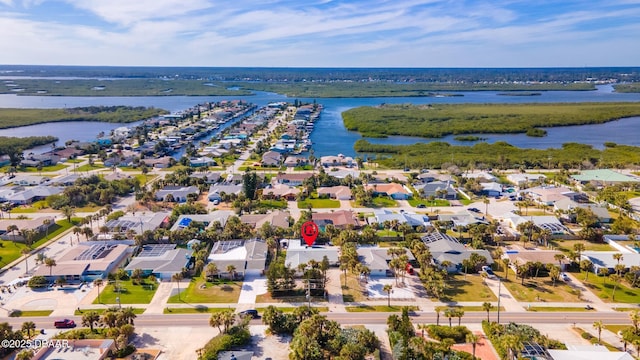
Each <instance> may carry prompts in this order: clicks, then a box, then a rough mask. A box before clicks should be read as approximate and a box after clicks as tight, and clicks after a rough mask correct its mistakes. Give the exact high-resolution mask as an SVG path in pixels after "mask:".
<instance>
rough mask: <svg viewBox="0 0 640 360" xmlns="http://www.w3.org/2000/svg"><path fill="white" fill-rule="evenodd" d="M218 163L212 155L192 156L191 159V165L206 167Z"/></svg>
mask: <svg viewBox="0 0 640 360" xmlns="http://www.w3.org/2000/svg"><path fill="white" fill-rule="evenodd" d="M216 165H217V163H216V161H215V160H213V159H212V158H210V157H206V156H201V157H198V158H191V159H189V166H190V167H195V168H197V167H206V166H216Z"/></svg>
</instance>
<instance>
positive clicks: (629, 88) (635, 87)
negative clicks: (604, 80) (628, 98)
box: [614, 83, 640, 93]
mask: <svg viewBox="0 0 640 360" xmlns="http://www.w3.org/2000/svg"><path fill="white" fill-rule="evenodd" d="M614 88H615V89H616V91H617V92H620V93H638V92H640V83H630V84H618V85H615V86H614Z"/></svg>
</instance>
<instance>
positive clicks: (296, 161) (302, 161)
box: [284, 156, 309, 167]
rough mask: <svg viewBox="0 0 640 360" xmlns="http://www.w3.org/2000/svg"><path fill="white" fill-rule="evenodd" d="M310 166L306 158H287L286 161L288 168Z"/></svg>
mask: <svg viewBox="0 0 640 360" xmlns="http://www.w3.org/2000/svg"><path fill="white" fill-rule="evenodd" d="M308 164H309V159H308V158H306V157H304V156H287V158H286V159H285V161H284V166H286V167H298V166H306V165H308Z"/></svg>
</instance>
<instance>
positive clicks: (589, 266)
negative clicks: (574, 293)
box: [580, 259, 593, 282]
mask: <svg viewBox="0 0 640 360" xmlns="http://www.w3.org/2000/svg"><path fill="white" fill-rule="evenodd" d="M580 270H582V271H584V281H585V282H586V281H587V280H588V279H589V273H590V272H591V270H593V263H592V262H591V260H589V259H584V260H582V261H580Z"/></svg>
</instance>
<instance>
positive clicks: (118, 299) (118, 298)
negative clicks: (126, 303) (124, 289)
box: [116, 296, 122, 309]
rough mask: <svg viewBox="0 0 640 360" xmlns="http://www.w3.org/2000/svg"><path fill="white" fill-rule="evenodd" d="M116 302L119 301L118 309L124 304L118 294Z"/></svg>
mask: <svg viewBox="0 0 640 360" xmlns="http://www.w3.org/2000/svg"><path fill="white" fill-rule="evenodd" d="M116 302H117V303H118V309H122V304H120V296H116Z"/></svg>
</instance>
